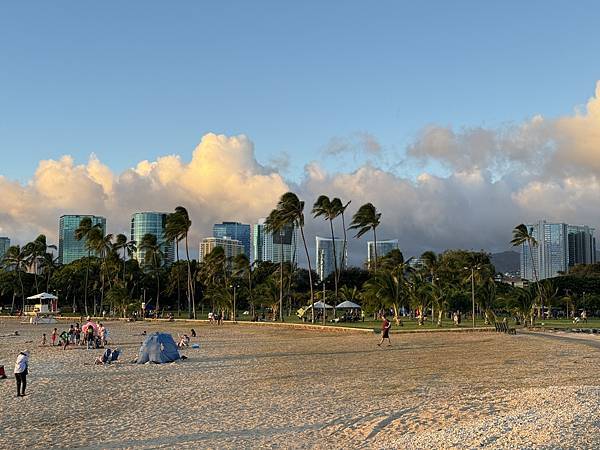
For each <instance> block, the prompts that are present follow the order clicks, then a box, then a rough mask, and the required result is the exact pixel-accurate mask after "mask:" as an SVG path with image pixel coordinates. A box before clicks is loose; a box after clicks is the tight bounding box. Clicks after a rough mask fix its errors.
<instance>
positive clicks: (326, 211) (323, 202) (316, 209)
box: [312, 195, 341, 304]
mask: <svg viewBox="0 0 600 450" xmlns="http://www.w3.org/2000/svg"><path fill="white" fill-rule="evenodd" d="M338 200H339V199H338ZM339 203H340V205H341V201H340V202H339ZM312 213H313V216H314V217H315V219H316V218H317V217H321V216H323V218H324V219H325V220H328V221H329V228H330V229H331V245H332V248H333V269H334V272H335V274H334V277H333V281H334V289H335V302H336V304H337V299H338V278H339V273H338V263H337V253H336V251H335V234H334V232H333V220H334V219H335V218H336V217H337V216H338V215H339V214H341V211H340V209H339V207H338V205H337V203H335V204H334V203H333V202H332V201H330V200H329V197H327V196H326V195H320V196H319V198H317V201H316V202H315V204H314V205H313V209H312ZM326 275H327V274H323V278H325V276H326Z"/></svg>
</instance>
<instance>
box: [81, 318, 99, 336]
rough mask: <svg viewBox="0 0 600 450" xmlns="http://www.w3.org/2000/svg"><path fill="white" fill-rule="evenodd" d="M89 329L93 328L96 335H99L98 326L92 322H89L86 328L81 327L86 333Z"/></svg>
mask: <svg viewBox="0 0 600 450" xmlns="http://www.w3.org/2000/svg"><path fill="white" fill-rule="evenodd" d="M89 327H92V328H93V329H94V334H95V335H97V334H98V324H97V323H96V322H94V321H92V320H88V321H87V322H86V323H85V325H84V326H82V327H81V331H83V332H84V333H87V330H88V328H89Z"/></svg>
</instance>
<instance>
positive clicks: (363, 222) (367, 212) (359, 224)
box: [349, 203, 381, 273]
mask: <svg viewBox="0 0 600 450" xmlns="http://www.w3.org/2000/svg"><path fill="white" fill-rule="evenodd" d="M380 222H381V213H380V212H377V208H375V206H373V204H372V203H365V204H364V205H362V206H361V207H360V208H358V211H356V213H355V214H354V216H353V217H352V222H351V223H350V228H349V229H350V230H358V231H357V233H356V235H355V236H354V237H355V238H357V239H358V238H360V237H362V236H363V235H364V234H365V233H367V232H368V231H369V230H373V251H374V260H373V269H374V270H373V271H374V272H375V273H376V272H377V233H376V231H375V229H376V228H377V227H378V226H379V223H380Z"/></svg>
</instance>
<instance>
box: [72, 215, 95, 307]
mask: <svg viewBox="0 0 600 450" xmlns="http://www.w3.org/2000/svg"><path fill="white" fill-rule="evenodd" d="M100 228H101V226H100V224H96V225H92V219H91V218H90V217H84V218H82V219H81V221H80V222H79V226H78V227H77V229H76V230H75V239H77V240H78V241H81V240H83V241H85V242H86V244H87V243H88V238H89V237H91V236H92V234H94V233H97V231H92V230H98V229H100ZM86 247H87V250H88V256H87V264H86V268H85V286H84V291H83V305H84V309H85V315H86V316H87V315H88V303H87V294H88V279H89V275H90V258H91V256H92V248H91V247H90V246H89V245H86Z"/></svg>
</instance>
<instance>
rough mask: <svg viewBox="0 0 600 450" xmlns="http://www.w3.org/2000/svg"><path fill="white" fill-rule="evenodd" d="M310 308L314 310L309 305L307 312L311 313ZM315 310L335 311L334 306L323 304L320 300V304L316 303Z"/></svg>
mask: <svg viewBox="0 0 600 450" xmlns="http://www.w3.org/2000/svg"><path fill="white" fill-rule="evenodd" d="M310 308H312V305H308V306H307V307H306V311H309V310H310ZM315 309H333V306H331V305H328V304H327V303H323V302H322V301H321V300H319V301H318V302H315Z"/></svg>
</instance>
